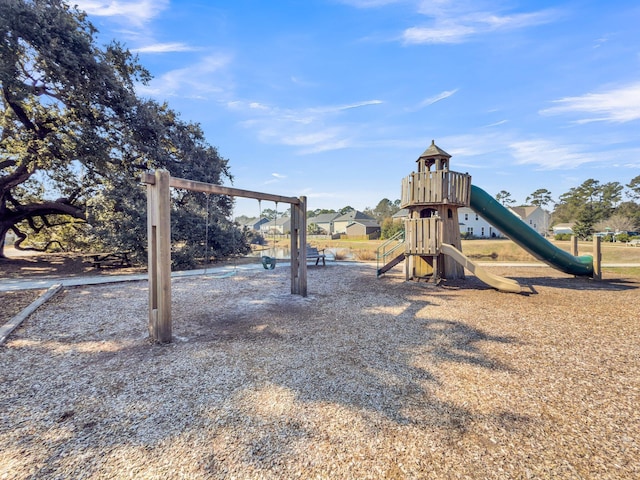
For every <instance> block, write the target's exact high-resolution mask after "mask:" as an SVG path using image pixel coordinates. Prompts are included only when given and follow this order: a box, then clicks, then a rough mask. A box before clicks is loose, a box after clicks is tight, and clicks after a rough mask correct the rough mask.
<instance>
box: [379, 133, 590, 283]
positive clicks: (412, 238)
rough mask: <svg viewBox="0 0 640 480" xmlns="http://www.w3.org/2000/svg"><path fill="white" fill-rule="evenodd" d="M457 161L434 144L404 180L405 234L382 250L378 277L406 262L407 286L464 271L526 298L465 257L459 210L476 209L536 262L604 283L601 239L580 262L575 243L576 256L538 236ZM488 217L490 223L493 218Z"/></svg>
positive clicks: (457, 275)
mask: <svg viewBox="0 0 640 480" xmlns="http://www.w3.org/2000/svg"><path fill="white" fill-rule="evenodd" d="M450 159H451V155H449V154H448V153H447V152H445V151H444V150H442V149H441V148H439V147H438V146H437V145H436V144H435V142H434V141H432V142H431V145H430V146H429V147H428V148H427V149H426V150H425V151H424V152H423V153H422V155H420V157H418V159H417V160H416V162H417V164H418V168H417V170H418V171H417V172H412V173H411V174H410V175H409V176H408V177H405V178H403V179H402V190H401V201H400V207H401V208H405V209H407V210H408V214H407V217H406V218H405V219H404V233H403V232H400V233H399V234H398V235H397V236H396V237H394V238H392V239H390V240H389V241H387V242H386V243H384V244H383V245H381V246H380V248H379V249H378V255H377V257H378V269H377V274H378V276H381V275H383V274H384V273H386V272H387V271H389V270H390V269H391V268H393V267H394V266H396V265H398V264H399V263H401V262H403V261H404V262H405V264H404V267H405V277H406V280H420V279H424V280H427V281H430V282H433V283H439V282H440V280H441V279H450V280H451V279H461V278H464V270H465V269H466V270H468V271H470V272H471V273H473V274H474V275H475V276H476V277H478V279H480V280H481V281H483V282H484V283H486V284H488V285H490V286H492V287H494V288H496V289H497V290H501V291H504V292H512V293H520V292H522V287H521V286H520V284H519V283H518V282H517V281H515V280H513V279H510V278H505V277H501V276H498V275H494V274H492V273H490V272H488V271H487V270H486V269H483V268H482V267H480V266H479V265H477V264H475V263H474V262H472V261H471V260H470V259H469V258H467V257H466V256H465V255H464V254H463V253H462V242H461V237H460V228H459V220H458V209H459V208H462V207H470V208H472V209H473V210H475V211H476V212H477V213H479V214H481V215H482V216H483V217H485V219H487V220H488V221H490V222H492V223H493V224H494V225H495V226H497V227H499V228H500V230H501V231H502V232H503V234H505V235H506V236H508V237H509V238H511V239H512V240H514V241H515V242H516V243H517V244H518V245H520V246H521V247H522V248H523V249H525V250H527V251H528V252H529V253H531V254H532V255H533V256H535V257H536V258H538V259H540V260H542V261H544V262H546V263H548V264H549V265H551V266H552V267H554V268H558V269H559V270H562V271H564V272H565V273H569V274H573V275H577V276H590V277H591V278H593V279H600V278H601V269H600V259H601V250H600V238H599V237H596V238H595V239H594V254H593V258H591V257H588V258H587V257H578V256H577V242H576V241H575V239H574V242H573V243H572V248H571V253H570V254H569V253H567V252H563V251H561V250H560V249H558V248H556V247H555V246H553V245H551V244H550V243H549V242H548V241H547V240H546V239H544V238H543V237H542V236H540V235H539V234H538V233H537V232H536V231H535V230H533V229H532V228H530V227H529V226H528V225H526V224H525V223H524V222H522V221H520V219H518V218H517V217H515V216H514V215H512V213H511V212H509V211H508V210H506V209H505V208H504V207H503V206H502V205H499V204H498V203H497V202H496V201H495V200H494V199H493V198H492V197H490V196H489V195H488V194H487V193H486V192H484V191H483V190H482V189H479V188H477V187H475V186H473V185H472V184H471V175H469V174H468V173H460V172H454V171H452V170H450V168H449V163H450ZM487 217H488V218H487Z"/></svg>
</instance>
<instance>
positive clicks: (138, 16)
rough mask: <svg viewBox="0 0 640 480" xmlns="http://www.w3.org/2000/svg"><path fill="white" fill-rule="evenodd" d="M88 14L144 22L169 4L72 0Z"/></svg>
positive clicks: (135, 0)
mask: <svg viewBox="0 0 640 480" xmlns="http://www.w3.org/2000/svg"><path fill="white" fill-rule="evenodd" d="M68 3H70V4H74V5H77V6H78V8H79V9H80V10H84V11H85V12H87V13H88V14H89V15H95V16H98V17H122V18H124V19H125V20H127V21H128V22H130V23H133V24H137V25H140V24H144V23H146V22H148V21H149V20H151V19H152V18H153V17H155V16H156V15H158V14H159V13H160V12H161V11H162V10H164V9H165V8H167V7H168V6H169V0H133V1H127V0H120V1H118V0H73V1H72V2H71V1H69V2H68Z"/></svg>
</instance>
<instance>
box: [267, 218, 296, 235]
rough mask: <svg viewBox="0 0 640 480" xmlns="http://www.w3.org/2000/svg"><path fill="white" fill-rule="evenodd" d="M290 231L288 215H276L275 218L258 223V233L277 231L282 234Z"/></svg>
mask: <svg viewBox="0 0 640 480" xmlns="http://www.w3.org/2000/svg"><path fill="white" fill-rule="evenodd" d="M290 232H291V218H289V217H278V218H277V219H276V220H269V221H268V222H265V223H263V224H262V225H260V233H262V234H269V233H279V234H281V235H282V234H285V233H290Z"/></svg>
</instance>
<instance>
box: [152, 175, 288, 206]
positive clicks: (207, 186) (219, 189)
mask: <svg viewBox="0 0 640 480" xmlns="http://www.w3.org/2000/svg"><path fill="white" fill-rule="evenodd" d="M142 183H146V184H147V185H155V183H156V177H155V175H154V174H152V173H149V172H144V173H143V174H142ZM169 187H171V188H182V189H183V190H191V191H194V192H203V193H213V194H217V195H229V196H231V197H243V198H253V199H256V200H267V201H270V202H278V203H290V204H291V205H300V199H299V198H297V197H285V196H282V195H274V194H272V193H262V192H253V191H251V190H242V189H240V188H232V187H223V186H222V185H214V184H212V183H204V182H197V181H195V180H187V179H185V178H177V177H170V178H169Z"/></svg>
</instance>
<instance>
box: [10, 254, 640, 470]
mask: <svg viewBox="0 0 640 480" xmlns="http://www.w3.org/2000/svg"><path fill="white" fill-rule="evenodd" d="M491 271H492V272H494V273H497V274H503V275H507V276H510V277H512V278H516V279H518V280H519V281H521V282H522V283H523V284H526V285H527V286H528V290H529V291H530V293H529V294H521V295H516V294H506V293H500V292H497V291H494V290H492V289H489V288H487V287H485V286H484V285H483V284H481V283H480V282H478V281H477V280H476V279H475V278H474V277H469V278H468V279H467V280H466V281H458V282H452V283H445V284H444V285H442V286H440V287H434V286H431V285H427V284H425V283H416V282H409V283H407V282H404V279H403V276H402V275H401V273H400V272H399V271H398V273H394V274H392V275H389V276H387V277H385V278H382V279H376V278H375V268H374V267H373V266H370V265H364V264H358V265H351V266H345V265H337V264H332V265H328V266H327V267H325V268H322V267H319V268H316V267H312V268H310V269H309V296H308V297H307V298H302V297H299V296H293V295H290V294H289V286H290V280H289V272H288V270H287V269H286V268H276V270H273V271H265V270H253V271H245V272H241V273H239V274H238V275H236V276H233V277H230V278H214V277H211V276H209V277H190V278H181V279H176V280H174V282H173V290H172V291H173V300H174V301H173V312H174V336H175V340H174V342H173V343H172V344H170V345H165V346H160V345H152V344H150V343H149V342H148V340H147V331H146V323H147V320H146V319H147V288H146V287H147V285H146V282H135V283H127V284H114V285H106V286H93V287H76V288H70V289H66V290H65V291H64V292H63V293H62V294H60V295H59V296H57V297H56V298H54V299H53V300H52V301H50V302H49V303H47V304H46V305H45V306H43V307H41V308H40V309H39V310H38V311H36V312H35V313H34V314H33V315H32V316H31V317H30V318H29V319H27V321H25V323H24V324H23V325H22V326H21V327H20V328H19V329H18V330H16V331H15V332H14V333H13V334H12V335H11V337H10V338H9V340H8V341H7V343H6V345H5V346H3V347H0V367H1V372H2V373H1V375H0V411H1V412H2V422H1V423H0V478H2V479H5V478H6V479H27V478H163V479H164V478H265V479H270V478H273V479H276V478H279V479H280V478H347V479H349V478H354V479H356V478H358V479H360V478H376V479H377V478H478V479H480V478H505V479H506V478H569V479H571V478H575V479H587V478H589V479H591V478H592V479H608V478H610V479H624V478H628V479H633V478H639V477H640V460H639V459H640V447H639V443H638V442H639V440H638V439H639V438H640V413H639V412H640V409H639V408H638V407H639V405H640V369H639V368H638V367H639V360H638V359H639V358H640V351H639V350H640V342H639V339H640V338H639V337H640V335H639V333H640V325H639V323H638V312H640V293H639V290H638V288H639V287H640V282H638V280H635V281H634V280H628V279H627V280H625V279H609V280H607V281H605V282H594V281H592V280H588V279H574V278H571V277H569V276H567V275H564V274H561V273H558V272H556V271H554V270H551V269H548V268H532V269H513V268H498V267H495V268H492V269H491Z"/></svg>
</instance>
